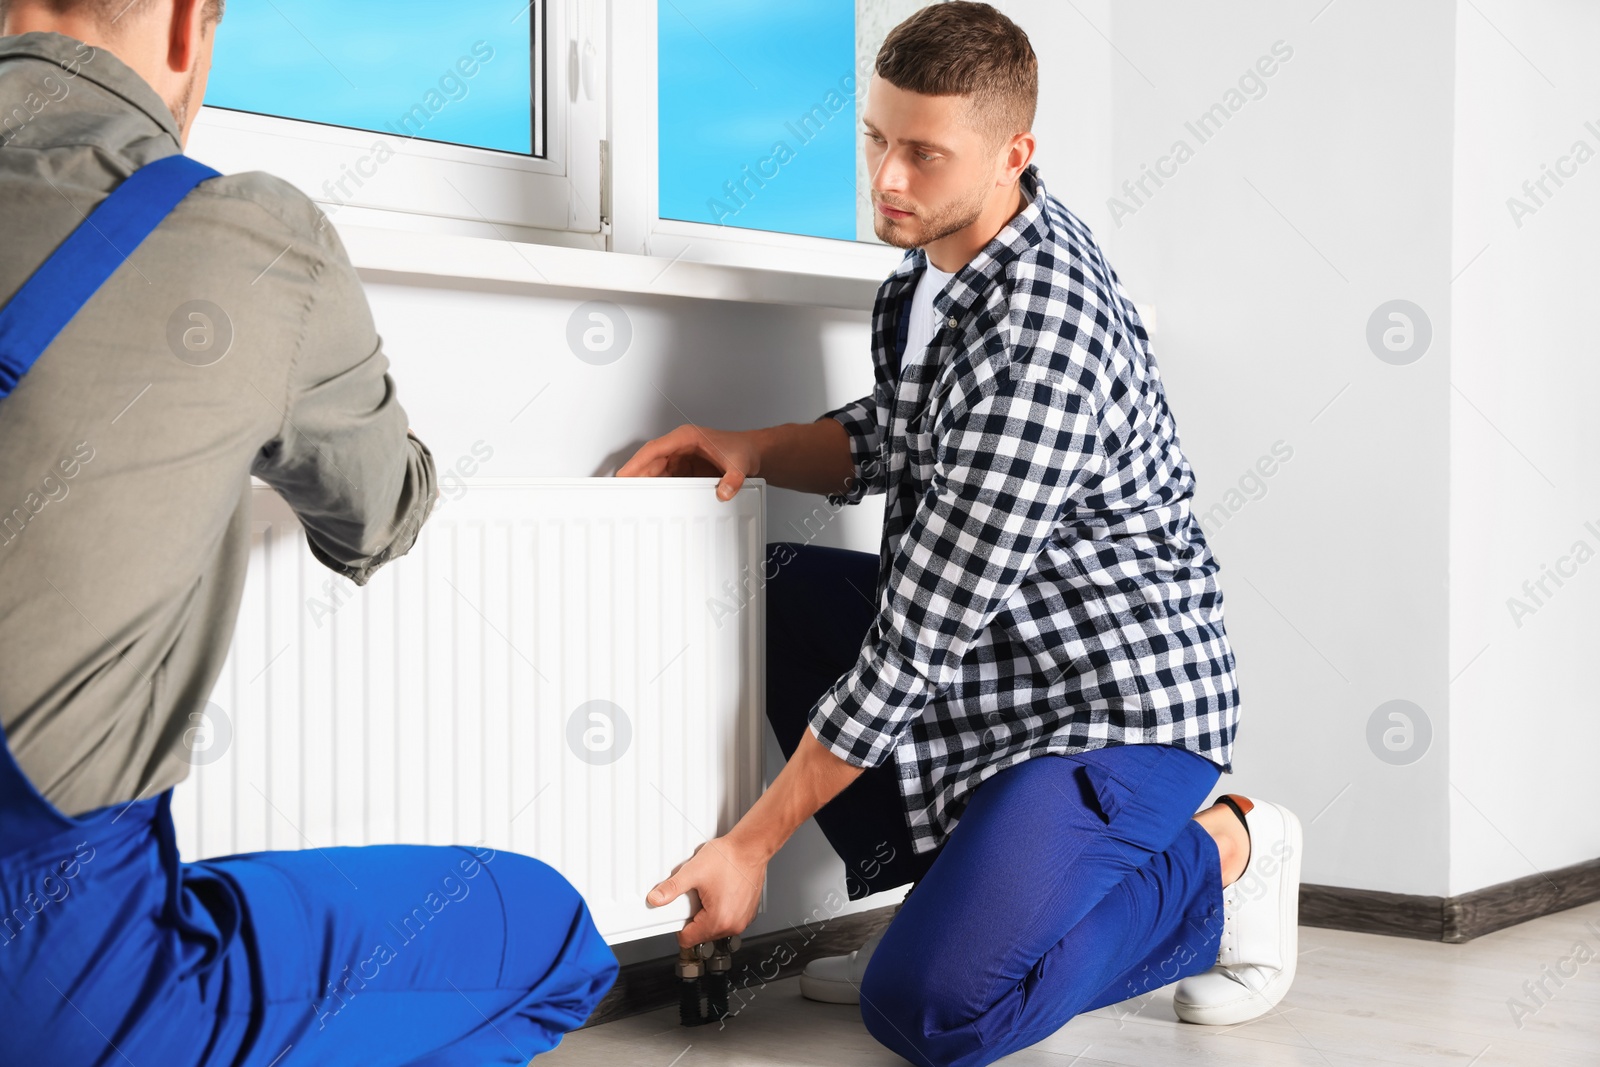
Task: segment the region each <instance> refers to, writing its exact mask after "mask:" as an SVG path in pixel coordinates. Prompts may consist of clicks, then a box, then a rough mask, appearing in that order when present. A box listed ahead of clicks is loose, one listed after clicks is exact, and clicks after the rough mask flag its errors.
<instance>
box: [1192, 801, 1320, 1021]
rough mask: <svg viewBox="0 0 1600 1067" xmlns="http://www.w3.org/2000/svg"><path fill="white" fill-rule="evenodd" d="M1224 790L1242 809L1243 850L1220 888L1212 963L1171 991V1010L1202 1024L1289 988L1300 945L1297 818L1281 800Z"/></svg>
mask: <svg viewBox="0 0 1600 1067" xmlns="http://www.w3.org/2000/svg"><path fill="white" fill-rule="evenodd" d="M1225 795H1226V796H1227V797H1228V798H1230V799H1231V800H1233V801H1234V803H1236V804H1237V805H1238V806H1239V808H1240V809H1242V811H1243V813H1244V823H1245V828H1246V830H1247V831H1248V832H1249V834H1250V856H1249V859H1248V860H1247V861H1246V862H1245V867H1244V872H1243V873H1242V874H1240V875H1239V877H1238V878H1237V879H1235V880H1234V881H1233V882H1232V883H1230V884H1229V885H1227V886H1225V887H1223V890H1222V916H1223V919H1222V946H1221V948H1220V949H1219V950H1218V952H1217V963H1216V966H1214V967H1212V968H1211V969H1210V970H1209V971H1206V972H1205V973H1203V974H1195V975H1190V976H1189V977H1188V978H1185V979H1183V980H1181V981H1180V982H1178V985H1177V988H1176V989H1174V990H1173V996H1172V1006H1173V1009H1174V1010H1175V1011H1176V1012H1177V1014H1178V1018H1180V1019H1182V1020H1184V1021H1185V1022H1191V1023H1203V1024H1206V1025H1209V1026H1220V1025H1227V1024H1231V1023H1242V1022H1246V1021H1248V1020H1250V1019H1254V1018H1256V1017H1257V1016H1259V1015H1264V1014H1266V1013H1267V1012H1268V1011H1270V1010H1271V1009H1272V1008H1273V1007H1274V1006H1275V1005H1276V1004H1277V1003H1278V1001H1280V1000H1282V999H1283V996H1284V994H1285V993H1287V992H1288V991H1289V985H1290V983H1292V982H1293V981H1294V970H1295V960H1296V957H1297V956H1298V955H1299V951H1300V944H1299V932H1300V927H1299V921H1300V853H1301V848H1302V840H1303V839H1302V835H1301V832H1300V820H1299V819H1297V818H1296V817H1295V814H1294V812H1292V811H1290V810H1289V809H1288V808H1286V807H1284V806H1283V805H1281V804H1274V803H1272V802H1271V801H1265V800H1254V799H1252V798H1250V797H1246V796H1242V795H1240V794H1238V793H1228V794H1225ZM1219 799H1220V798H1219Z"/></svg>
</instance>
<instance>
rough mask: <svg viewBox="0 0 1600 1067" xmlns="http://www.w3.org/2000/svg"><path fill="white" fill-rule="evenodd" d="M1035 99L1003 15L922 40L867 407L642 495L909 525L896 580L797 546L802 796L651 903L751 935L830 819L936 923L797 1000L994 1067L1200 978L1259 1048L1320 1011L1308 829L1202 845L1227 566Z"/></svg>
mask: <svg viewBox="0 0 1600 1067" xmlns="http://www.w3.org/2000/svg"><path fill="white" fill-rule="evenodd" d="M1036 98H1037V67H1036V60H1035V58H1034V55H1033V51H1032V48H1031V46H1030V45H1029V43H1028V40H1027V37H1026V35H1025V34H1024V33H1023V32H1022V30H1021V29H1020V28H1018V27H1017V26H1016V25H1015V24H1014V23H1012V22H1011V21H1010V20H1009V19H1007V18H1006V17H1005V16H1004V15H1002V14H1000V13H999V12H998V11H996V10H995V9H994V8H992V7H990V6H989V5H987V4H979V3H965V2H960V0H952V2H949V3H944V4H939V5H935V6H933V7H929V8H925V9H923V10H922V11H920V12H918V13H917V14H916V15H913V16H912V17H911V18H910V19H908V20H907V21H906V22H905V23H903V24H902V25H901V26H900V27H898V28H896V29H895V30H894V31H893V32H892V33H891V34H890V35H889V38H888V39H887V40H886V41H885V43H884V45H883V49H882V50H881V51H880V53H879V55H878V58H877V66H876V73H875V76H874V78H873V81H872V85H871V89H870V92H869V96H868V106H867V108H866V112H865V122H864V126H865V128H864V130H863V136H864V137H865V138H866V148H867V155H868V162H869V170H870V171H871V172H872V174H873V189H872V193H873V203H874V207H875V224H876V229H877V233H878V235H879V236H880V237H881V238H882V239H883V240H885V241H886V242H888V243H890V244H894V245H897V246H900V247H904V248H906V249H908V252H907V255H906V257H905V259H904V260H903V261H902V262H901V264H900V267H899V268H898V269H897V270H896V271H895V272H894V273H893V274H892V275H891V276H890V277H889V278H888V280H887V281H885V282H884V284H883V286H882V287H881V288H880V290H879V292H878V297H877V301H876V305H875V308H874V313H873V319H872V337H873V362H874V373H875V387H874V389H873V392H872V394H871V395H870V396H866V397H863V398H862V399H860V400H858V401H856V402H854V403H852V404H848V405H845V406H844V407H841V408H837V409H835V410H833V411H830V412H827V413H826V414H825V415H824V416H823V417H821V418H820V419H818V420H817V421H816V422H813V423H810V424H790V425H785V426H779V427H773V428H770V429H766V430H757V431H750V432H742V433H730V432H724V431H715V430H709V429H706V428H703V427H697V426H685V427H679V428H678V429H677V430H675V431H673V432H672V433H670V434H668V435H666V436H665V437H662V438H659V439H657V440H655V441H652V442H650V443H649V444H647V445H646V446H645V447H644V448H642V449H640V451H639V453H638V454H637V455H635V456H634V457H633V458H632V459H630V460H629V462H628V463H627V464H626V465H625V466H624V467H623V468H622V470H621V471H620V472H619V473H620V474H623V475H630V476H631V475H646V476H651V475H663V474H665V475H672V474H717V475H720V476H721V481H720V483H719V495H721V496H722V497H723V498H724V499H726V498H727V497H730V496H731V495H732V494H733V493H734V492H736V491H737V489H738V486H739V484H740V483H741V482H742V481H743V479H744V478H745V477H747V476H752V475H760V476H762V477H765V478H766V479H767V480H768V481H769V482H771V483H773V484H776V485H781V486H786V487H790V488H796V489H801V490H806V491H811V492H817V493H823V494H826V495H827V497H828V499H829V501H830V503H832V504H833V506H835V507H842V506H844V505H846V504H853V503H857V502H859V501H860V500H862V499H863V498H864V497H865V496H866V495H868V494H870V493H880V492H881V493H885V494H887V505H886V508H885V515H884V531H883V541H882V551H881V552H880V553H879V554H878V555H877V556H872V555H869V554H865V553H855V552H844V551H840V550H837V549H828V548H822V547H819V546H814V545H800V544H789V543H782V544H776V545H773V546H771V552H772V556H771V559H770V560H769V566H768V568H767V573H768V574H769V575H774V574H775V577H772V578H771V579H770V580H769V582H768V586H767V594H768V671H769V686H768V717H769V719H770V721H771V723H772V725H773V728H774V731H775V733H776V735H777V737H778V740H779V742H780V744H781V746H782V747H783V749H784V753H785V755H786V756H787V757H788V759H789V762H788V765H787V766H786V767H785V769H784V772H783V773H782V774H781V775H779V776H778V778H777V779H776V780H775V781H774V782H773V784H772V787H771V788H770V789H769V790H768V791H767V793H766V794H765V795H763V797H762V798H761V799H760V800H759V801H758V802H757V803H756V805H755V806H754V807H752V808H751V810H750V811H749V812H748V813H747V814H746V815H745V817H744V818H743V819H741V820H740V822H739V824H738V825H737V826H735V827H734V829H733V830H731V831H730V832H729V833H728V834H727V835H725V836H724V837H722V838H719V839H718V840H717V841H714V842H712V843H711V844H712V845H713V846H714V847H713V848H710V849H702V850H700V851H699V852H697V853H696V854H695V856H694V857H692V858H691V859H689V860H688V861H686V862H685V863H684V864H682V865H680V867H679V868H678V869H677V870H675V871H674V872H673V875H672V877H670V878H668V879H667V880H666V881H664V882H663V883H662V884H661V885H659V886H658V887H656V889H655V890H653V891H652V893H651V895H650V897H649V901H650V903H652V904H657V905H659V904H663V903H666V902H667V901H669V900H671V899H673V898H675V897H676V896H678V895H679V894H681V893H683V892H686V891H687V890H689V889H691V888H692V889H697V890H698V892H699V895H700V898H701V902H702V907H701V909H700V910H699V911H698V912H697V913H696V915H695V916H694V918H693V919H692V920H691V921H690V922H689V924H688V925H687V926H686V927H685V929H684V931H683V932H682V933H681V934H680V937H679V940H680V942H681V943H682V944H684V945H692V944H695V943H698V942H703V941H707V940H711V939H713V938H716V937H721V936H725V935H727V934H729V933H733V932H737V931H740V930H743V929H744V928H745V926H746V925H747V924H748V923H749V922H750V919H751V918H752V917H753V915H754V912H755V905H756V901H757V900H758V898H759V889H760V885H761V881H762V878H763V877H764V875H765V867H766V862H767V860H768V859H769V858H770V857H771V855H773V854H774V853H775V852H776V851H777V849H778V847H780V846H781V845H782V843H783V841H784V840H785V839H787V837H788V836H789V834H790V833H792V832H793V830H794V829H795V827H797V826H798V825H799V824H800V823H801V822H803V821H804V820H805V819H806V818H808V817H812V816H815V818H816V820H817V822H818V824H819V826H820V827H821V829H822V830H823V833H824V834H825V835H826V836H827V838H828V840H829V842H830V844H832V846H833V847H834V849H835V851H837V852H838V854H839V855H840V857H841V858H842V859H843V860H844V861H845V864H846V869H847V877H848V880H849V895H850V897H851V898H852V899H856V898H859V897H862V896H865V895H867V894H868V893H871V892H876V891H880V890H886V889H891V888H895V887H897V886H901V885H904V884H906V883H907V882H914V883H915V885H914V887H913V888H914V890H915V891H914V893H912V894H909V895H908V896H907V897H906V899H905V901H904V903H903V905H902V906H901V908H900V910H899V911H897V912H896V914H895V916H894V919H893V921H892V923H891V924H890V925H889V927H888V928H887V930H885V931H884V932H883V933H882V934H880V935H879V936H878V937H875V938H873V939H872V940H871V941H869V943H868V944H867V945H865V946H863V948H862V949H861V950H859V951H857V952H855V953H852V954H851V955H850V956H846V957H831V958H826V959H821V960H814V961H812V962H811V964H809V965H808V966H807V968H806V970H805V972H804V974H803V975H802V977H801V990H802V992H803V993H804V994H805V995H807V996H809V997H812V998H814V999H819V1000H831V1001H842V1002H848V1003H857V1002H859V1003H860V1004H861V1009H862V1015H863V1018H864V1020H865V1021H866V1024H867V1026H868V1028H869V1029H871V1030H872V1032H873V1033H874V1035H875V1036H877V1037H878V1038H879V1039H880V1040H881V1041H882V1042H883V1043H884V1044H886V1045H888V1046H889V1047H890V1048H893V1049H895V1050H896V1051H898V1052H900V1053H901V1054H902V1055H904V1056H905V1057H906V1058H907V1059H910V1060H912V1061H913V1062H917V1063H935V1064H984V1063H989V1062H992V1061H993V1060H994V1059H998V1058H999V1057H1001V1056H1003V1055H1005V1054H1007V1053H1009V1052H1011V1051H1014V1050H1016V1049H1019V1048H1022V1047H1025V1046H1027V1045H1029V1044H1032V1043H1034V1042H1036V1041H1038V1040H1040V1039H1042V1038H1043V1037H1045V1036H1047V1035H1048V1034H1050V1033H1052V1032H1054V1031H1055V1030H1056V1029H1058V1028H1059V1027H1060V1026H1061V1025H1062V1024H1064V1023H1065V1022H1066V1021H1067V1020H1068V1019H1070V1018H1071V1017H1072V1016H1073V1015H1075V1014H1077V1013H1079V1012H1082V1011H1087V1010H1091V1009H1093V1008H1096V1007H1100V1006H1104V1005H1106V1004H1111V1003H1116V1002H1119V1001H1122V1000H1126V999H1128V998H1130V997H1133V996H1137V995H1140V994H1142V993H1147V992H1150V991H1151V990H1153V989H1154V988H1156V987H1159V986H1161V985H1165V984H1167V983H1169V982H1172V981H1176V980H1178V979H1184V981H1183V982H1180V983H1179V988H1178V990H1177V991H1176V994H1175V1001H1174V1002H1175V1005H1176V1007H1177V1010H1178V1013H1179V1015H1180V1017H1181V1018H1184V1019H1186V1020H1188V1021H1193V1022H1204V1023H1218V1022H1238V1021H1242V1020H1244V1019H1247V1018H1252V1017H1254V1016H1256V1015H1259V1014H1261V1013H1262V1012H1264V1011H1266V1010H1268V1009H1270V1008H1271V1007H1272V1006H1273V1005H1274V1004H1276V1003H1277V1001H1278V1000H1279V999H1281V998H1282V996H1283V994H1284V992H1285V991H1286V990H1287V988H1288V985H1289V982H1290V981H1291V980H1292V977H1293V963H1294V960H1293V957H1294V947H1295V946H1294V938H1293V935H1292V932H1291V933H1287V934H1286V933H1285V929H1286V928H1287V930H1288V931H1292V930H1293V928H1294V926H1295V918H1296V915H1295V913H1294V910H1293V909H1294V906H1295V901H1296V900H1297V894H1298V885H1297V882H1298V870H1299V847H1298V846H1299V827H1298V822H1297V821H1296V820H1295V819H1294V816H1293V814H1292V813H1290V812H1288V811H1287V809H1284V808H1282V807H1281V806H1279V805H1275V804H1271V803H1270V802H1266V801H1261V800H1253V799H1251V798H1247V797H1243V796H1239V795H1236V794H1228V795H1225V797H1224V798H1221V799H1219V801H1218V802H1217V803H1215V804H1213V805H1212V806H1211V807H1209V808H1207V809H1206V810H1205V811H1202V812H1200V813H1199V814H1198V815H1195V814H1194V812H1195V809H1196V807H1197V806H1198V804H1199V802H1200V801H1201V799H1202V798H1203V797H1204V796H1205V794H1206V793H1207V792H1208V791H1209V790H1210V788H1211V786H1212V785H1213V784H1214V783H1215V781H1216V780H1217V778H1218V777H1219V776H1220V774H1221V773H1222V772H1224V771H1231V770H1232V762H1231V754H1232V747H1233V739H1234V733H1235V730H1236V726H1237V722H1238V708H1239V698H1238V688H1237V684H1236V681H1235V677H1234V657H1233V653H1232V651H1231V649H1230V647H1229V644H1228V639H1227V635H1226V633H1225V631H1224V627H1223V612H1222V605H1223V601H1222V593H1221V590H1220V589H1219V587H1218V585H1217V580H1216V579H1217V573H1218V565H1217V562H1216V560H1215V559H1214V557H1213V556H1212V554H1211V551H1210V549H1209V547H1208V546H1207V544H1206V540H1205V537H1204V534H1203V533H1202V531H1201V528H1200V525H1199V523H1198V522H1197V521H1196V520H1195V518H1194V515H1193V513H1192V510H1191V502H1192V499H1193V495H1194V485H1195V480H1194V474H1193V472H1192V471H1191V469H1190V466H1189V463H1188V461H1187V460H1186V459H1185V458H1184V455H1183V453H1182V451H1181V450H1180V448H1179V442H1178V434H1177V429H1176V426H1175V424H1174V420H1173V416H1172V413H1171V411H1170V410H1169V409H1168V406H1167V401H1166V394H1165V390H1164V388H1163V385H1162V380H1161V375H1160V372H1159V370H1158V369H1157V366H1156V362H1155V359H1154V356H1153V355H1152V354H1151V352H1150V350H1149V338H1148V335H1147V333H1146V331H1145V329H1144V326H1143V324H1142V322H1141V321H1140V318H1139V314H1138V312H1137V311H1136V310H1135V308H1134V306H1133V304H1132V302H1131V301H1130V300H1129V298H1128V296H1127V294H1126V293H1125V292H1124V290H1123V288H1122V285H1121V283H1120V282H1119V280H1118V278H1117V275H1116V272H1115V271H1114V270H1112V269H1111V266H1110V265H1109V264H1108V263H1107V262H1106V260H1105V258H1104V256H1103V255H1102V254H1101V252H1100V249H1099V247H1098V246H1097V245H1096V243H1095V241H1094V238H1093V236H1092V235H1091V234H1090V232H1089V229H1088V227H1086V226H1085V225H1084V224H1083V223H1082V222H1081V221H1080V220H1079V219H1078V218H1077V217H1076V216H1074V215H1073V214H1072V213H1071V212H1070V211H1069V210H1068V209H1067V208H1066V206H1065V205H1063V204H1062V203H1061V202H1060V201H1059V200H1056V199H1055V198H1054V197H1052V196H1051V195H1050V194H1049V192H1048V191H1047V190H1046V188H1045V186H1044V183H1043V181H1042V179H1041V178H1040V175H1039V172H1038V169H1037V167H1036V166H1035V165H1034V164H1033V163H1032V156H1033V151H1034V145H1035V142H1034V138H1033V135H1032V134H1031V133H1029V132H1027V131H1029V130H1030V129H1031V126H1032V121H1033V113H1034V109H1035V103H1036ZM871 590H876V594H875V595H873V594H872V593H871V592H870V591H871ZM1039 757H1050V758H1039ZM980 786H981V788H980ZM1262 853H1268V854H1269V855H1261V858H1260V859H1257V858H1256V857H1257V856H1258V855H1260V854H1262ZM1274 856H1275V857H1276V859H1274V858H1273V857H1274ZM1247 873H1248V874H1250V875H1251V879H1250V882H1251V885H1252V886H1253V887H1256V888H1261V887H1260V886H1257V883H1261V885H1262V886H1264V888H1262V889H1261V891H1260V892H1257V893H1253V895H1252V896H1251V898H1250V899H1249V900H1244V899H1242V897H1241V895H1240V894H1239V893H1238V891H1237V890H1232V889H1230V888H1229V887H1231V886H1234V885H1235V883H1237V882H1238V881H1239V880H1240V879H1241V877H1242V876H1243V875H1245V874H1247ZM1263 879H1267V881H1265V882H1263V881H1262V880H1263ZM1214 962H1215V966H1213V963H1214Z"/></svg>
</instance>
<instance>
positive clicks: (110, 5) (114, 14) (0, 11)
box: [0, 0, 228, 29]
mask: <svg viewBox="0 0 1600 1067" xmlns="http://www.w3.org/2000/svg"><path fill="white" fill-rule="evenodd" d="M227 2H228V0H206V6H205V8H204V12H205V13H204V14H203V15H202V16H201V22H202V24H204V23H217V22H221V21H222V9H223V7H224V5H226V4H227ZM149 5H150V0H45V4H44V6H45V7H47V8H49V9H50V10H51V12H52V13H54V14H56V15H67V14H71V13H73V12H81V13H82V14H84V15H87V16H88V17H89V18H91V19H93V20H94V21H95V22H98V23H99V24H100V25H101V27H102V28H105V29H111V28H114V24H115V23H118V22H121V21H122V20H123V19H124V18H126V17H127V16H129V15H138V14H140V13H141V12H143V11H144V9H145V8H146V7H148V6H149ZM10 6H11V4H10V0H0V18H5V16H6V9H7V8H9V7H10Z"/></svg>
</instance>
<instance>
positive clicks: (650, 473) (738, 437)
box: [617, 426, 761, 500]
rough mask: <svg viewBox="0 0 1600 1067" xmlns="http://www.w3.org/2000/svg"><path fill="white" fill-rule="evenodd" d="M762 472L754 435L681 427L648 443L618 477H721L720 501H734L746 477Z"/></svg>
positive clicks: (696, 427) (624, 466)
mask: <svg viewBox="0 0 1600 1067" xmlns="http://www.w3.org/2000/svg"><path fill="white" fill-rule="evenodd" d="M760 473H761V449H760V448H759V447H758V446H757V444H756V441H755V436H754V434H753V433H751V432H745V431H737V430H711V429H707V428H706V427H704V426H679V427H678V428H677V429H676V430H673V431H672V432H671V433H669V434H667V435H665V436H663V437H657V438H656V439H655V440H654V441H649V442H647V443H646V444H645V445H644V446H643V447H642V448H640V449H639V451H637V452H635V453H634V454H633V458H632V459H630V460H628V462H626V463H624V464H623V465H622V467H621V469H620V470H618V471H617V477H618V478H662V477H667V478H708V477H717V476H719V475H720V476H721V478H722V480H721V481H720V482H718V483H717V499H719V500H732V499H733V497H734V494H735V493H737V492H738V491H739V487H740V486H742V485H743V484H744V480H745V479H746V478H753V477H755V476H756V475H758V474H760Z"/></svg>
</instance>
